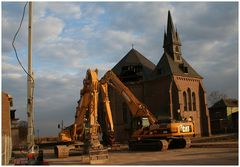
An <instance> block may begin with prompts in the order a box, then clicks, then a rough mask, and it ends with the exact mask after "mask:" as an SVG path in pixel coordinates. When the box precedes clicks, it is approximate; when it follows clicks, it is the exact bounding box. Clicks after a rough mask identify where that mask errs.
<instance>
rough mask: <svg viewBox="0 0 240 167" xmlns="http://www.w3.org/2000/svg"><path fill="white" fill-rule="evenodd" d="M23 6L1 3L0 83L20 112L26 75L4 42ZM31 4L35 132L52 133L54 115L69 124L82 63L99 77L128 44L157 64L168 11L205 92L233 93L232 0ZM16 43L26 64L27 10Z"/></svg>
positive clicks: (235, 10) (235, 66) (234, 35)
mask: <svg viewBox="0 0 240 167" xmlns="http://www.w3.org/2000/svg"><path fill="white" fill-rule="evenodd" d="M23 6H24V3H21V2H18V3H13V2H9V3H7V2H3V4H2V88H3V90H4V91H7V92H9V93H10V94H11V95H12V96H13V98H14V101H15V104H14V106H15V107H16V108H17V115H18V116H19V117H20V118H21V119H25V118H26V82H27V80H26V74H24V72H23V71H22V70H21V68H20V67H19V65H18V64H17V61H16V59H15V57H14V53H13V49H12V46H11V42H12V38H13V35H14V33H15V32H16V30H17V27H18V25H19V21H20V18H21V14H22V8H23ZM33 7H34V12H33V69H34V74H35V79H36V82H35V83H36V85H35V111H36V115H35V116H36V120H35V122H36V127H37V128H39V129H40V134H42V135H51V134H57V129H56V127H57V124H58V123H59V122H60V121H61V120H64V121H65V123H66V125H69V124H71V123H72V121H73V119H74V114H75V107H76V102H77V100H78V99H79V91H80V89H81V88H82V80H83V78H84V76H85V74H86V70H87V69H88V68H92V69H95V68H98V69H99V77H101V76H102V75H103V74H104V73H105V72H106V71H107V70H108V69H111V68H112V67H113V66H114V65H115V64H116V63H117V62H118V61H120V60H121V58H122V57H123V56H125V55H126V54H127V52H128V51H129V50H130V49H131V48H132V44H134V48H135V49H137V50H138V51H139V52H140V53H142V54H143V55H144V56H145V57H146V58H148V59H150V60H151V61H152V62H153V63H155V64H157V63H158V61H159V60H160V58H161V56H162V53H163V48H162V45H163V34H164V28H165V29H166V25H167V12H168V10H171V14H172V18H173V22H174V24H175V27H177V30H178V32H179V36H180V39H181V41H182V53H183V57H184V58H185V59H186V60H187V61H188V62H189V63H190V64H191V65H192V66H193V68H194V69H196V71H197V72H198V73H199V74H200V75H202V76H203V77H204V80H203V81H204V86H205V88H206V89H207V93H208V92H211V91H213V90H215V89H217V90H220V92H221V93H226V94H227V95H228V96H230V97H237V96H238V93H237V88H238V61H237V60H238V5H237V2H229V3H228V2H170V3H169V2H101V3H97V2H96V3H93V2H73V3H70V2H60V3H59V2H34V6H33ZM16 47H17V50H18V53H19V57H20V59H21V61H22V63H23V65H24V66H26V64H27V61H26V59H27V56H26V55H27V14H26V17H25V20H24V23H23V27H22V29H21V31H20V34H19V36H18V38H17V40H16ZM229 81H231V82H229ZM43 121H44V122H48V123H46V124H44V125H43V124H42V122H43Z"/></svg>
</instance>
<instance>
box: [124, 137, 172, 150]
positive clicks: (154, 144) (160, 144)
mask: <svg viewBox="0 0 240 167" xmlns="http://www.w3.org/2000/svg"><path fill="white" fill-rule="evenodd" d="M128 146H129V150H132V151H135V150H147V151H152V150H158V151H166V150H167V149H168V142H167V140H164V139H162V140H139V141H136V140H131V141H129V145H128Z"/></svg>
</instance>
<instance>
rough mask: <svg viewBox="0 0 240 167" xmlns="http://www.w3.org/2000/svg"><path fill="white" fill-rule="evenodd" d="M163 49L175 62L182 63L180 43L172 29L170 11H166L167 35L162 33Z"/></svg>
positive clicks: (175, 31) (176, 33)
mask: <svg viewBox="0 0 240 167" xmlns="http://www.w3.org/2000/svg"><path fill="white" fill-rule="evenodd" d="M163 48H164V52H165V53H167V54H169V55H170V56H171V57H172V59H173V60H174V61H175V62H179V63H181V62H182V51H181V41H180V38H179V36H178V32H177V30H175V28H174V25H173V21H172V16H171V13H170V11H168V21H167V33H166V32H164V41H163Z"/></svg>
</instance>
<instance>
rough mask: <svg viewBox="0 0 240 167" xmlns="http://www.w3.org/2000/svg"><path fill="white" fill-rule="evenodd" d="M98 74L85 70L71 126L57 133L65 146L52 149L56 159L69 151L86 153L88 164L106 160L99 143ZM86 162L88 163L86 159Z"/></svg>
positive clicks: (105, 151) (104, 149) (67, 154)
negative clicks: (65, 143)
mask: <svg viewBox="0 0 240 167" xmlns="http://www.w3.org/2000/svg"><path fill="white" fill-rule="evenodd" d="M97 75H98V72H97V70H95V71H94V70H90V69H89V70H87V73H86V77H85V79H84V80H83V89H82V90H81V92H80V96H81V98H80V100H79V102H78V106H77V108H76V115H75V121H74V123H73V125H71V126H70V127H67V128H65V129H63V130H62V131H61V132H60V133H59V140H60V141H61V142H67V143H68V144H67V145H57V146H56V147H55V148H54V151H55V154H56V155H57V157H58V158H65V157H68V156H69V151H70V150H75V151H82V152H83V153H87V155H89V156H88V159H89V162H90V164H98V163H102V162H105V160H107V159H108V150H107V148H104V147H103V145H102V144H101V143H100V136H99V133H100V131H101V129H100V125H99V123H98V121H97V118H98V93H99V91H98V90H99V83H98V76H97ZM86 161H87V162H88V160H87V158H86Z"/></svg>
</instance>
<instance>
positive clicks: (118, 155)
mask: <svg viewBox="0 0 240 167" xmlns="http://www.w3.org/2000/svg"><path fill="white" fill-rule="evenodd" d="M43 151H44V160H46V161H47V162H48V164H49V165H82V164H85V165H88V164H86V163H84V162H83V159H84V158H83V156H82V155H81V154H79V153H77V152H71V154H70V157H68V158H62V159H58V158H56V157H55V155H54V151H53V149H52V148H44V150H43ZM101 165H238V135H237V134H227V135H214V136H211V137H201V138H193V139H192V146H191V148H188V149H171V150H167V151H164V152H161V151H129V150H128V149H127V145H121V150H119V151H109V159H108V160H107V161H106V162H105V163H104V164H101Z"/></svg>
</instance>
